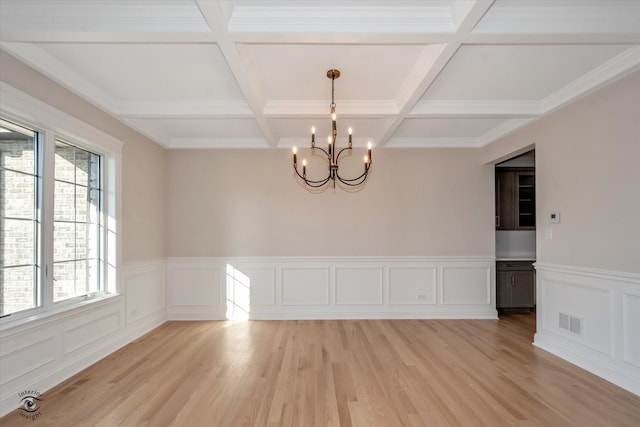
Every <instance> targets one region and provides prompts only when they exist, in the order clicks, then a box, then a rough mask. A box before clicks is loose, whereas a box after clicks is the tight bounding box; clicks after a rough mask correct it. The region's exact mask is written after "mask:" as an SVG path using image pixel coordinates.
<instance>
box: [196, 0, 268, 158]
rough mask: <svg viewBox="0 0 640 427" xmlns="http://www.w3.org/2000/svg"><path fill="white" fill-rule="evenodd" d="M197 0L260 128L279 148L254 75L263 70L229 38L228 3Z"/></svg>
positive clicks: (263, 97) (266, 137) (263, 98)
mask: <svg viewBox="0 0 640 427" xmlns="http://www.w3.org/2000/svg"><path fill="white" fill-rule="evenodd" d="M196 3H197V5H198V7H199V8H200V12H201V13H202V16H204V18H205V20H206V21H207V24H208V25H209V28H210V29H211V31H212V33H213V34H214V35H215V36H216V39H217V42H218V46H219V48H220V51H221V52H222V55H223V56H224V58H225V60H226V61H227V64H228V65H229V68H230V69H231V72H232V74H233V75H234V76H235V78H236V81H237V83H238V86H239V87H240V90H241V91H242V93H243V94H244V97H245V99H246V100H247V104H248V105H249V107H250V108H251V111H252V112H253V114H254V117H255V119H256V122H257V123H258V127H259V128H260V131H261V132H262V134H263V136H264V138H265V140H266V141H267V143H268V145H269V146H271V147H275V146H276V145H277V138H276V137H275V135H274V133H273V130H272V129H271V126H270V125H269V122H268V120H267V119H266V118H265V117H264V115H263V114H262V108H263V106H264V105H265V103H266V100H265V96H264V95H263V94H262V90H261V89H260V85H259V84H258V81H257V79H256V78H255V77H254V76H253V75H252V73H256V72H260V70H250V69H249V67H247V66H246V65H245V63H244V61H243V59H242V56H241V55H240V52H239V51H238V48H237V46H236V45H235V43H234V42H233V41H232V40H230V39H229V37H228V32H227V25H228V24H227V20H226V18H225V14H224V12H225V10H226V9H225V7H226V6H227V5H226V4H225V3H224V2H211V1H205V0H196Z"/></svg>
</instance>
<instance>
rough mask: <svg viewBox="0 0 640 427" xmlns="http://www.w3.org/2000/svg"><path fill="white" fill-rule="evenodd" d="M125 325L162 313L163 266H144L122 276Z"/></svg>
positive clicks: (163, 307)
mask: <svg viewBox="0 0 640 427" xmlns="http://www.w3.org/2000/svg"><path fill="white" fill-rule="evenodd" d="M123 280H124V289H125V292H126V300H125V305H126V310H127V311H126V319H127V324H130V323H131V322H135V321H136V320H139V319H142V318H146V316H149V315H151V314H154V313H157V312H159V311H163V312H164V309H165V305H166V299H165V282H164V264H162V263H157V265H151V266H145V267H144V268H136V269H134V270H132V271H125V273H124V274H123Z"/></svg>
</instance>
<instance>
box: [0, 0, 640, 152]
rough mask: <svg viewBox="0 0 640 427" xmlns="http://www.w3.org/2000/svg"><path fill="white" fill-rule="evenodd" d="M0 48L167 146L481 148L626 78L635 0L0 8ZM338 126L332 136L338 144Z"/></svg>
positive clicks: (171, 0)
mask: <svg viewBox="0 0 640 427" xmlns="http://www.w3.org/2000/svg"><path fill="white" fill-rule="evenodd" d="M0 12H1V13H0V16H1V18H0V47H1V48H2V49H3V50H5V51H6V52H8V53H10V54H12V55H14V56H16V57H17V58H19V59H20V60H22V61H23V62H25V63H26V64H28V65H30V66H32V67H33V68H35V69H37V70H38V71H40V72H42V73H43V74H45V75H47V76H48V77H50V78H51V79H53V80H54V81H56V82H58V83H60V84H61V85H63V86H65V87H67V88H68V89H70V90H71V91H73V92H75V93H76V94H78V95H80V96H81V97H83V98H85V99H87V100H89V101H90V102H92V103H94V104H96V105H97V106H99V107H100V108H102V109H103V110H105V111H107V112H108V113H110V114H111V115H113V116H115V117H117V118H118V119H120V120H121V121H123V122H125V123H127V124H128V125H129V126H131V127H133V128H135V129H137V130H138V131H140V132H141V133H143V134H145V135H146V136H148V137H149V138H151V139H153V140H154V141H156V142H157V143H159V144H161V145H163V146H164V147H167V148H176V149H179V148H259V147H264V148H268V147H274V148H275V147H291V146H293V145H298V146H303V145H305V146H306V145H307V144H308V143H309V134H310V129H311V127H312V126H314V125H315V127H316V129H317V132H318V134H319V135H324V134H326V135H328V134H329V133H330V129H329V126H330V123H329V121H328V120H327V115H328V112H329V104H330V102H331V100H330V98H329V96H328V94H330V87H331V86H330V85H331V81H330V80H328V79H327V77H326V72H327V70H328V69H331V68H337V69H339V70H340V71H341V73H342V75H341V77H340V80H339V81H337V82H336V104H337V112H338V114H339V116H340V120H339V123H340V124H344V125H345V126H347V125H348V126H351V127H353V133H354V141H353V144H354V146H365V145H366V144H367V142H369V141H371V142H373V144H374V145H375V146H377V147H381V146H385V147H481V146H484V145H486V144H488V143H491V142H492V141H494V140H496V139H497V138H500V137H501V136H504V135H506V134H508V133H510V132H512V131H514V130H516V129H518V128H520V127H522V126H524V125H525V124H527V123H530V122H531V121H533V120H536V119H538V118H540V117H542V116H543V115H545V114H547V113H549V112H551V111H554V110H555V109H557V108H560V107H562V106H564V105H566V104H567V103H570V102H572V101H573V100H575V99H576V98H578V97H580V96H582V95H584V94H586V93H589V92H590V91H593V90H595V89H597V88H599V87H601V86H603V85H605V84H607V83H609V82H611V81H613V80H615V79H616V78H619V77H621V76H623V75H626V74H629V73H631V72H633V71H635V70H638V69H640V1H636V0H620V1H618V0H584V1H583V0H554V1H552V0H536V1H533V0H531V1H529V0H496V1H488V0H477V1H472V0H419V1H418V0H389V1H383V0H372V1H364V0H340V1H334V0H322V1H317V0H295V1H293V0H289V1H286V0H282V1H274V0H273V1H272V0H261V1H258V0H222V1H214V0H0ZM346 131H347V130H346V129H338V132H339V134H340V135H346Z"/></svg>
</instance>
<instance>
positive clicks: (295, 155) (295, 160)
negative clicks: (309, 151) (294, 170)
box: [293, 147, 298, 166]
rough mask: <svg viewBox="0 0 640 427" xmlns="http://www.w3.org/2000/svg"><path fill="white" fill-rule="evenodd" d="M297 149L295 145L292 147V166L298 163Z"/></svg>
mask: <svg viewBox="0 0 640 427" xmlns="http://www.w3.org/2000/svg"><path fill="white" fill-rule="evenodd" d="M297 154H298V149H297V148H296V147H293V166H296V165H297V164H298V156H297Z"/></svg>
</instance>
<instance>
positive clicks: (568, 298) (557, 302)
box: [541, 278, 612, 355]
mask: <svg viewBox="0 0 640 427" xmlns="http://www.w3.org/2000/svg"><path fill="white" fill-rule="evenodd" d="M541 282H542V287H543V289H542V295H543V298H544V300H543V301H542V302H541V304H542V305H543V307H544V317H543V322H544V323H543V325H544V327H545V328H546V329H549V330H551V331H553V332H554V333H557V334H559V335H562V336H564V337H565V338H569V339H571V340H574V341H577V342H580V343H581V344H584V345H586V346H588V347H591V348H593V349H594V350H597V351H600V352H602V353H604V354H606V355H611V334H612V331H611V318H612V317H611V316H612V313H611V292H610V291H609V290H606V289H599V288H595V287H591V286H582V285H578V284H576V283H573V282H567V281H563V280H561V279H549V278H543V280H542V281H541ZM582 283H589V279H587V278H582ZM561 313H562V314H564V315H568V316H570V317H571V318H572V319H573V320H574V322H576V328H579V330H580V333H576V332H569V331H568V330H566V329H563V328H561V327H560V321H561V320H560V314H561ZM565 319H566V317H565ZM578 324H579V326H578Z"/></svg>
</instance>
